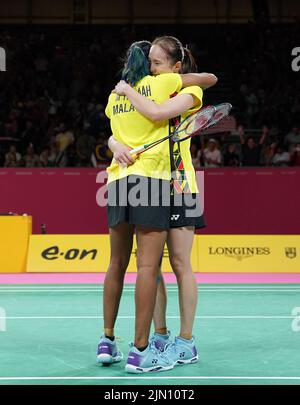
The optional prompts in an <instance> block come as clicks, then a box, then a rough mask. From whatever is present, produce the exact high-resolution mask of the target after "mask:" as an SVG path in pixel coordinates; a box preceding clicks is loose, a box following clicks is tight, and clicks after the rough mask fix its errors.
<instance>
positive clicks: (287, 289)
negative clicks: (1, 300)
mask: <svg viewBox="0 0 300 405" xmlns="http://www.w3.org/2000/svg"><path fill="white" fill-rule="evenodd" d="M167 290H168V291H169V292H177V291H178V288H167ZM123 291H124V292H133V291H135V289H134V288H124V289H123ZM250 291H251V292H277V291H278V292H298V291H300V288H293V287H291V288H281V289H270V288H267V289H262V288H261V289H254V288H250V289H249V288H240V289H237V288H235V289H231V288H224V289H220V288H219V289H215V288H201V287H198V292H250ZM18 292H25V293H34V292H103V288H97V289H95V288H90V289H87V288H85V289H82V288H79V289H78V288H74V289H71V288H68V289H56V288H51V289H47V290H46V289H31V288H30V289H16V288H13V289H10V288H6V289H0V293H18Z"/></svg>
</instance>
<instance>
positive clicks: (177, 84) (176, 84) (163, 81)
mask: <svg viewBox="0 0 300 405" xmlns="http://www.w3.org/2000/svg"><path fill="white" fill-rule="evenodd" d="M155 80H156V84H157V85H158V86H161V87H163V89H164V90H165V91H166V93H167V94H173V93H178V92H179V91H180V89H181V88H182V80H181V76H180V75H179V74H178V73H162V74H160V75H158V76H155Z"/></svg>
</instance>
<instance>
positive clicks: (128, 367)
mask: <svg viewBox="0 0 300 405" xmlns="http://www.w3.org/2000/svg"><path fill="white" fill-rule="evenodd" d="M172 368H174V364H172V365H170V366H156V367H148V368H143V367H136V366H132V365H131V364H126V366H125V371H126V372H127V373H133V374H142V373H149V372H151V371H156V372H158V371H167V370H172Z"/></svg>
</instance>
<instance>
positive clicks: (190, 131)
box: [171, 106, 216, 142]
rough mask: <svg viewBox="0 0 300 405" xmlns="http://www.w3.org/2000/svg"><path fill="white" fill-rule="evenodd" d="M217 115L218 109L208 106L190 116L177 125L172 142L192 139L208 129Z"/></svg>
mask: <svg viewBox="0 0 300 405" xmlns="http://www.w3.org/2000/svg"><path fill="white" fill-rule="evenodd" d="M215 113H216V108H215V107H214V106H208V107H204V108H201V109H200V110H198V111H196V112H195V113H194V114H191V115H189V116H188V117H187V118H185V119H184V120H183V121H182V122H181V123H180V124H179V125H177V127H176V128H175V130H174V133H173V135H172V137H171V138H172V140H173V141H174V142H182V141H184V140H185V139H188V138H191V137H192V136H194V135H196V134H198V133H199V132H200V131H202V130H203V129H205V128H207V125H208V124H209V122H210V120H211V119H212V118H213V116H214V114H215Z"/></svg>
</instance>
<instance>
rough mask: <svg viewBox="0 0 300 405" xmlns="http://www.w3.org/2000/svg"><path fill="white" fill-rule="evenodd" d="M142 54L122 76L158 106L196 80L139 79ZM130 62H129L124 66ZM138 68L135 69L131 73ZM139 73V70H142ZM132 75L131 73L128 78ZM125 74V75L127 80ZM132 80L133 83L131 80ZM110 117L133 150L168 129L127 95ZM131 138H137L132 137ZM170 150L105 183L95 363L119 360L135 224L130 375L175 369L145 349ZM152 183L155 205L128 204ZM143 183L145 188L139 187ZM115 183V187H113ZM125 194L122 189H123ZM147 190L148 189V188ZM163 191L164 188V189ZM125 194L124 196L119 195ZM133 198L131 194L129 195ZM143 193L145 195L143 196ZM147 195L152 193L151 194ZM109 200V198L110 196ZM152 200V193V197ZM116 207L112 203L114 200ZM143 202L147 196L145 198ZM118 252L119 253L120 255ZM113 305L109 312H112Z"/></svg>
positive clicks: (136, 52) (164, 224) (161, 149)
mask: <svg viewBox="0 0 300 405" xmlns="http://www.w3.org/2000/svg"><path fill="white" fill-rule="evenodd" d="M141 51H143V50H142V48H141V46H139V45H137V44H135V45H134V46H132V47H131V48H130V50H129V55H128V60H127V67H130V69H128V70H127V72H128V75H127V72H126V69H125V70H124V71H123V76H124V77H125V78H126V79H127V81H128V82H129V83H131V84H132V85H136V84H137V86H136V89H137V90H138V91H140V92H141V94H143V95H145V96H148V97H151V99H152V100H154V101H155V102H157V103H161V102H163V101H164V100H167V98H168V97H169V94H172V93H174V92H178V91H179V90H180V88H181V87H182V85H183V86H186V85H192V84H198V83H199V79H200V76H197V75H187V76H179V75H177V74H164V75H160V76H157V77H151V76H148V75H146V76H145V74H144V73H143V74H142V76H141V74H140V73H139V74H140V77H139V79H138V80H136V77H138V75H137V72H141V71H143V67H145V68H146V63H148V62H147V60H146V61H144V62H145V63H144V66H143V64H142V63H140V62H141V59H143V58H142V56H143V55H142V53H143V52H141ZM144 56H145V53H144ZM129 62H130V63H129ZM136 66H138V69H137V70H134V68H136ZM143 72H144V71H143ZM133 73H134V75H135V76H134V75H132V74H133ZM126 75H127V76H126ZM134 77H135V80H133V79H132V78H134ZM106 113H107V115H108V116H109V117H110V119H111V126H112V130H113V133H114V135H115V137H116V139H117V140H118V141H120V142H122V143H124V144H127V145H129V147H130V148H134V147H135V146H137V145H140V144H141V143H146V142H151V141H154V140H156V139H160V138H162V137H163V136H165V135H166V133H167V131H168V121H167V120H163V121H159V122H153V121H150V120H149V119H147V118H145V117H143V116H142V115H140V114H139V113H137V111H136V110H135V108H134V107H133V106H132V104H131V103H130V102H129V101H128V99H127V98H126V97H123V96H121V97H118V96H116V95H115V94H112V95H111V96H110V98H109V102H108V105H107V108H106ZM132 134H139V135H138V136H137V137H136V138H135V137H134V136H132ZM170 175H171V174H170V163H169V150H168V145H167V143H162V144H161V145H159V146H158V147H157V148H156V151H155V152H153V151H151V150H149V151H147V152H145V153H144V154H143V155H142V156H141V158H140V159H138V161H136V162H135V164H134V165H132V166H128V167H125V168H124V167H123V168H120V169H119V170H115V171H113V172H112V173H111V174H110V176H109V179H108V188H109V201H108V219H109V226H110V238H111V262H110V266H109V269H108V272H107V275H106V280H105V286H104V319H105V321H104V327H105V336H103V337H102V338H101V341H100V343H99V347H98V361H99V362H102V363H105V362H115V361H119V360H120V359H121V357H122V356H121V354H120V353H119V352H118V351H117V349H116V345H115V342H114V339H113V327H114V322H115V319H116V315H117V310H118V305H119V298H120V296H121V292H122V284H121V283H123V277H124V273H125V271H126V268H127V265H128V261H129V257H130V253H131V246H132V234H133V227H134V226H135V229H136V234H137V245H138V257H137V265H138V274H137V282H136V294H135V301H136V330H135V341H134V346H133V347H132V348H131V350H130V353H129V356H128V360H127V364H126V370H127V371H129V372H136V373H138V372H145V371H152V370H155V371H161V370H167V369H170V368H172V367H173V366H174V363H173V361H170V360H169V359H168V358H167V357H166V356H165V355H163V354H160V353H159V351H157V349H156V347H155V345H153V344H151V345H148V338H149V330H150V324H151V318H152V315H153V309H154V304H155V296H156V287H157V286H156V275H157V269H158V266H159V261H160V257H161V254H162V249H163V246H164V243H165V241H166V236H167V230H168V228H169V213H170V211H169V209H170V207H166V206H164V205H163V204H162V203H161V197H162V191H161V190H162V188H163V187H161V186H163V183H164V182H165V185H166V186H167V185H169V180H170ZM149 178H150V179H151V180H152V183H151V187H152V186H153V180H156V184H155V185H156V186H158V189H159V190H160V191H159V195H158V197H159V201H160V205H159V206H158V207H157V206H152V205H151V204H149V202H150V199H149V196H148V201H147V204H146V206H142V207H141V206H135V205H132V204H131V203H130V202H129V196H130V194H131V192H132V191H133V185H135V184H136V180H138V182H139V183H142V185H143V186H145V187H146V188H145V189H144V190H146V191H149V188H147V187H148V183H147V182H144V180H148V179H149ZM143 183H144V184H143ZM116 185H117V187H115V186H116ZM124 190H125V191H124ZM151 190H152V188H151ZM165 190H168V188H165ZM123 192H124V193H123ZM133 194H134V193H133ZM146 194H147V193H146ZM150 194H151V193H150ZM124 195H125V197H126V198H127V201H126V203H128V202H129V204H127V206H126V207H123V206H122V204H120V201H121V199H122V198H123V197H124ZM112 196H113V197H112ZM151 197H153V193H152V195H151ZM114 198H115V199H116V200H117V204H115V206H114V204H113V203H112V201H113V199H114ZM146 198H147V197H146ZM122 252H123V254H122ZM112 306H113V308H112Z"/></svg>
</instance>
